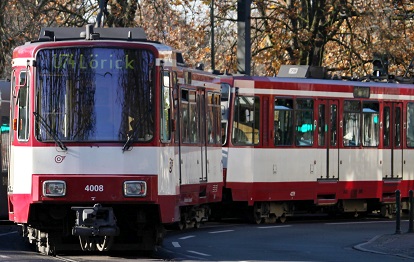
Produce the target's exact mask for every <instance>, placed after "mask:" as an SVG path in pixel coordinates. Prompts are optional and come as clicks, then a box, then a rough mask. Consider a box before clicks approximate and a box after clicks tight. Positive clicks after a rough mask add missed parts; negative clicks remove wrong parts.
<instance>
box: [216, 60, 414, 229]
mask: <svg viewBox="0 0 414 262" xmlns="http://www.w3.org/2000/svg"><path fill="white" fill-rule="evenodd" d="M282 69H283V71H284V72H290V73H291V74H292V76H293V77H291V75H289V74H287V76H285V77H249V76H235V77H232V78H228V80H227V83H223V87H222V90H223V91H222V92H223V94H222V107H223V120H222V121H223V122H222V123H223V130H225V132H224V133H225V136H224V146H223V164H224V181H225V186H224V192H225V194H224V195H223V199H225V200H228V202H230V203H247V206H248V207H250V209H249V210H250V211H249V212H250V213H249V215H251V217H252V218H253V219H254V220H255V221H256V222H257V223H260V222H263V221H266V222H273V221H276V219H278V218H279V219H281V220H282V221H283V220H285V218H286V216H289V215H294V214H295V213H299V212H302V211H305V212H316V211H317V210H318V209H323V210H325V211H327V210H329V211H332V212H346V213H354V214H359V213H365V212H371V211H377V212H379V213H381V214H382V215H384V216H391V215H392V213H393V212H395V192H396V190H397V189H398V190H400V191H401V197H402V203H403V205H402V207H403V208H407V206H408V193H409V190H410V189H412V188H413V187H414V161H412V160H413V159H414V86H413V85H412V84H399V83H383V82H375V81H370V82H366V81H365V82H363V81H343V80H327V79H310V78H297V77H295V75H294V73H296V72H300V71H301V70H302V69H303V68H298V67H297V66H291V67H290V68H287V69H286V68H282ZM251 208H253V211H251Z"/></svg>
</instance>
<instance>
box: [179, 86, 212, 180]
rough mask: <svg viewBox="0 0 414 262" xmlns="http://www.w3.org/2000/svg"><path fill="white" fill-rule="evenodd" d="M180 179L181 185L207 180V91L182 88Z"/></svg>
mask: <svg viewBox="0 0 414 262" xmlns="http://www.w3.org/2000/svg"><path fill="white" fill-rule="evenodd" d="M180 94H181V97H180V117H179V118H180V119H179V122H180V132H179V133H180V146H179V159H180V164H181V165H180V181H181V185H186V184H199V183H200V182H204V181H207V153H206V150H207V149H206V138H205V136H206V131H205V129H206V110H205V101H206V98H205V91H204V90H201V89H191V88H188V89H187V88H181V90H180Z"/></svg>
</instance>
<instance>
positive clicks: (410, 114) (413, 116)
mask: <svg viewBox="0 0 414 262" xmlns="http://www.w3.org/2000/svg"><path fill="white" fill-rule="evenodd" d="M407 146H408V147H414V103H408V104H407Z"/></svg>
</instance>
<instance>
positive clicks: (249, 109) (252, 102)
mask: <svg viewBox="0 0 414 262" xmlns="http://www.w3.org/2000/svg"><path fill="white" fill-rule="evenodd" d="M233 119H234V121H233V130H232V136H231V139H232V142H233V144H239V145H240V144H245V145H253V144H258V143H259V126H260V121H259V120H260V100H259V98H258V97H253V96H238V97H236V100H235V102H234V116H233Z"/></svg>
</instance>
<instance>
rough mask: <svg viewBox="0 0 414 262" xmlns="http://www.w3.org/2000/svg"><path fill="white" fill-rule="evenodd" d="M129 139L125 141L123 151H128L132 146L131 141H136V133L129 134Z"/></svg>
mask: <svg viewBox="0 0 414 262" xmlns="http://www.w3.org/2000/svg"><path fill="white" fill-rule="evenodd" d="M127 137H128V138H127V141H126V142H125V144H124V146H123V147H122V153H123V152H125V151H127V150H128V149H129V148H130V147H131V143H132V142H133V141H134V134H131V135H127Z"/></svg>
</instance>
